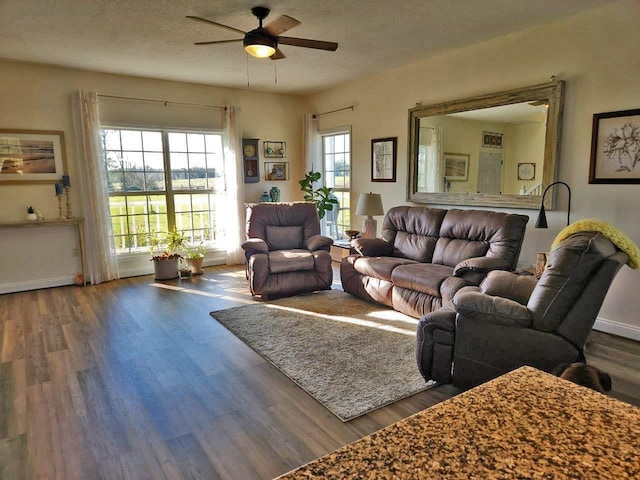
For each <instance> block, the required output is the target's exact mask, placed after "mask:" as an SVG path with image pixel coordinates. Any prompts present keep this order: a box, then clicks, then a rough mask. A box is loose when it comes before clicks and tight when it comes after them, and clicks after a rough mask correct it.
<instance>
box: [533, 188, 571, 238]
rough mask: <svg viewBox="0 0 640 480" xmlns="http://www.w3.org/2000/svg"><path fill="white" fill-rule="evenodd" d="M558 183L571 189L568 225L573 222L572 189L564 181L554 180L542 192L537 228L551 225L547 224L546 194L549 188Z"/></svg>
mask: <svg viewBox="0 0 640 480" xmlns="http://www.w3.org/2000/svg"><path fill="white" fill-rule="evenodd" d="M558 184H560V185H564V186H565V187H567V190H568V191H569V204H568V205H567V226H569V224H570V223H571V189H570V188H569V185H567V184H566V183H564V182H553V183H551V184H550V185H549V186H548V187H547V188H545V189H544V192H543V193H542V203H541V204H540V211H539V212H538V219H537V220H536V226H535V228H549V225H547V214H546V212H545V211H544V196H545V195H546V194H547V190H549V189H550V188H551V187H553V186H554V185H558Z"/></svg>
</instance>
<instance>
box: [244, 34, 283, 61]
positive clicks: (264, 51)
mask: <svg viewBox="0 0 640 480" xmlns="http://www.w3.org/2000/svg"><path fill="white" fill-rule="evenodd" d="M243 45H244V49H245V50H246V52H247V53H248V54H249V55H252V56H254V57H256V58H267V57H270V56H271V55H273V54H274V53H276V46H277V43H276V40H275V39H274V38H272V37H270V36H269V35H265V34H264V33H262V31H261V29H259V28H258V29H255V30H251V31H250V32H249V33H247V34H246V35H245V37H244V41H243Z"/></svg>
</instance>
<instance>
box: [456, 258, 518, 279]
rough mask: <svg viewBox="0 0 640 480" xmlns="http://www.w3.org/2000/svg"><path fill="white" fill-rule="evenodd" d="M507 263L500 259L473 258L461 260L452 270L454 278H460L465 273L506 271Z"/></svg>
mask: <svg viewBox="0 0 640 480" xmlns="http://www.w3.org/2000/svg"><path fill="white" fill-rule="evenodd" d="M508 269H509V263H508V262H507V261H506V260H503V259H502V258H493V257H473V258H467V259H466V260H462V261H461V262H460V263H458V264H457V265H456V266H455V267H454V269H453V276H454V277H461V276H462V275H464V274H465V273H467V272H475V273H488V272H490V271H492V270H508Z"/></svg>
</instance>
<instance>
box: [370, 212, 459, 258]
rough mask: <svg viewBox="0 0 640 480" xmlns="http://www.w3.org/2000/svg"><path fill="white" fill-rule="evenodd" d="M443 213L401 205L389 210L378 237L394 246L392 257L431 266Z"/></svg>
mask: <svg viewBox="0 0 640 480" xmlns="http://www.w3.org/2000/svg"><path fill="white" fill-rule="evenodd" d="M446 213H447V211H446V210H443V209H440V208H427V207H410V206H407V205H402V206H398V207H393V208H391V209H389V211H388V212H387V214H386V215H385V217H384V220H383V222H382V232H381V235H380V236H381V237H382V238H383V239H384V240H385V241H387V242H388V243H390V244H391V245H393V256H394V257H402V258H409V259H411V260H416V261H418V262H425V263H431V260H432V259H433V252H434V250H435V247H436V242H437V241H438V237H439V233H440V225H441V224H442V220H443V219H444V216H445V214H446Z"/></svg>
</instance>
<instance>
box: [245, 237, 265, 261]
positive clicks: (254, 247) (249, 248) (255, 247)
mask: <svg viewBox="0 0 640 480" xmlns="http://www.w3.org/2000/svg"><path fill="white" fill-rule="evenodd" d="M242 249H243V250H244V251H245V252H246V254H247V257H250V256H251V255H254V254H256V253H267V252H268V251H269V247H268V246H267V242H265V241H264V240H262V239H261V238H250V239H249V240H247V241H245V242H244V243H243V244H242Z"/></svg>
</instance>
